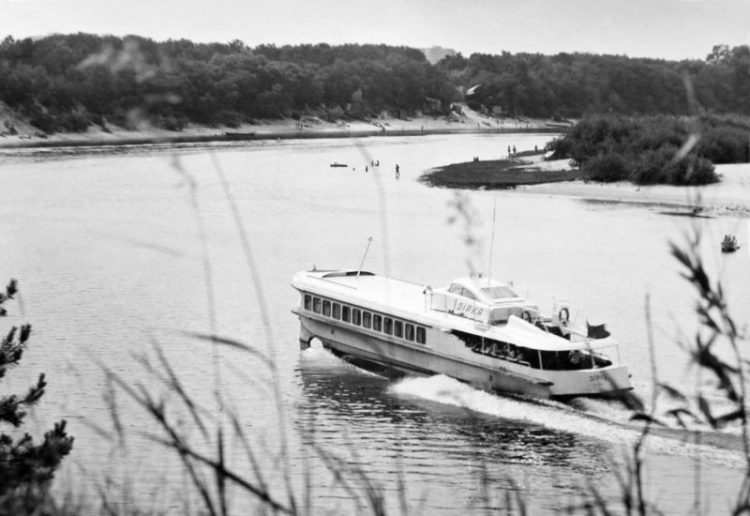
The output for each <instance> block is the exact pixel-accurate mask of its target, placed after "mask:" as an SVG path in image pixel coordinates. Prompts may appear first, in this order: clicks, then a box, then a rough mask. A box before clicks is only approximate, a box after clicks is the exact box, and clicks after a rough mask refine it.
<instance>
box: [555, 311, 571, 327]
mask: <svg viewBox="0 0 750 516" xmlns="http://www.w3.org/2000/svg"><path fill="white" fill-rule="evenodd" d="M557 318H558V319H560V324H561V325H563V326H567V324H568V321H570V310H568V309H567V308H566V307H562V308H561V309H560V311H559V312H558V313H557Z"/></svg>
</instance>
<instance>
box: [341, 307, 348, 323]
mask: <svg viewBox="0 0 750 516" xmlns="http://www.w3.org/2000/svg"><path fill="white" fill-rule="evenodd" d="M341 320H342V321H344V322H349V307H348V306H346V305H344V306H342V307H341Z"/></svg>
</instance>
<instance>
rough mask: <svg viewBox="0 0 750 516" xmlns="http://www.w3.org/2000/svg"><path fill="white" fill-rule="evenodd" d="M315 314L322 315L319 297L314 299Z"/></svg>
mask: <svg viewBox="0 0 750 516" xmlns="http://www.w3.org/2000/svg"><path fill="white" fill-rule="evenodd" d="M313 312H315V313H316V314H319V313H320V298H319V297H315V298H313Z"/></svg>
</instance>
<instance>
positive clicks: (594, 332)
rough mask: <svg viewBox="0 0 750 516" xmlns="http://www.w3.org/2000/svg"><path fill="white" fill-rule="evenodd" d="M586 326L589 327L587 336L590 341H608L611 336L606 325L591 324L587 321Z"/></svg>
mask: <svg viewBox="0 0 750 516" xmlns="http://www.w3.org/2000/svg"><path fill="white" fill-rule="evenodd" d="M586 326H587V327H588V335H587V336H588V338H590V339H606V338H607V337H609V335H610V333H609V332H608V331H607V328H606V325H604V324H589V323H588V321H586Z"/></svg>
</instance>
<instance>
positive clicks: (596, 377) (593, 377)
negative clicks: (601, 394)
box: [589, 373, 606, 382]
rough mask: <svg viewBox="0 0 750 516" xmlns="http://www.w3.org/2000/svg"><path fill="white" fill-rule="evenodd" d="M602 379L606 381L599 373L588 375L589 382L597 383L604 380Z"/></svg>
mask: <svg viewBox="0 0 750 516" xmlns="http://www.w3.org/2000/svg"><path fill="white" fill-rule="evenodd" d="M604 379H606V377H605V376H604V375H603V374H601V373H599V374H592V375H589V381H590V382H598V381H599V380H604Z"/></svg>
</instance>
